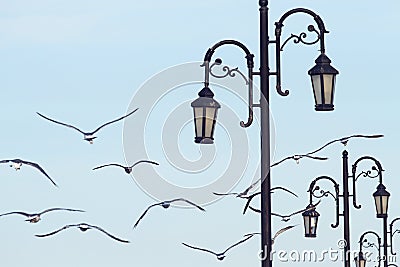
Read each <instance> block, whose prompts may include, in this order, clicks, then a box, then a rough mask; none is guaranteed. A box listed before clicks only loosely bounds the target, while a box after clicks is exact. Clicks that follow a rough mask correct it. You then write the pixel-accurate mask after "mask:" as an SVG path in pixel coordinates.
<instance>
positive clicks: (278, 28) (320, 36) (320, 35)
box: [275, 8, 328, 96]
mask: <svg viewBox="0 0 400 267" xmlns="http://www.w3.org/2000/svg"><path fill="white" fill-rule="evenodd" d="M296 13H305V14H308V15H310V16H312V17H313V18H314V20H315V22H316V23H317V26H318V29H319V31H317V30H316V29H315V27H314V26H313V25H309V26H308V31H309V32H315V33H316V34H317V39H316V40H315V41H312V42H307V41H305V40H304V39H303V38H305V37H306V36H307V34H306V33H305V32H302V33H301V34H299V35H294V34H292V35H291V36H290V37H289V38H288V39H287V40H286V41H284V42H283V45H282V46H281V33H282V28H283V22H284V21H285V19H287V18H288V17H289V16H290V15H293V14H296ZM325 33H328V31H327V30H326V29H325V25H324V22H323V21H322V19H321V17H320V16H318V15H317V14H316V13H314V12H313V11H312V10H309V9H306V8H295V9H292V10H289V11H288V12H286V13H285V14H283V16H282V17H281V18H280V19H279V21H277V22H275V36H276V40H275V43H276V44H275V53H276V56H275V57H276V68H277V71H276V73H275V75H276V91H277V92H278V93H279V94H280V95H281V96H287V95H288V94H289V90H285V91H282V88H281V51H282V50H283V47H284V46H285V45H286V44H287V43H288V41H289V40H291V39H294V42H295V43H300V42H301V43H303V44H305V45H313V44H316V43H317V42H318V41H320V50H321V53H322V54H324V53H325Z"/></svg>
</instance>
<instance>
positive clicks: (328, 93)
mask: <svg viewBox="0 0 400 267" xmlns="http://www.w3.org/2000/svg"><path fill="white" fill-rule="evenodd" d="M323 77H324V97H325V103H324V104H332V103H333V99H332V97H333V92H332V90H333V89H334V83H335V81H334V75H333V74H324V75H323Z"/></svg>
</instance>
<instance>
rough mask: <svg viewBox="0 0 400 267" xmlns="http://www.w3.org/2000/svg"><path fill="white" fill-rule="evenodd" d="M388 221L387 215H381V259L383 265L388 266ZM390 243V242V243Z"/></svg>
mask: <svg viewBox="0 0 400 267" xmlns="http://www.w3.org/2000/svg"><path fill="white" fill-rule="evenodd" d="M387 228H388V222H387V216H385V217H383V233H382V234H383V255H384V261H383V267H388V238H387V236H388V229H387ZM391 245H392V244H391Z"/></svg>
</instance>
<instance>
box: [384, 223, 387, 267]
mask: <svg viewBox="0 0 400 267" xmlns="http://www.w3.org/2000/svg"><path fill="white" fill-rule="evenodd" d="M387 228H388V224H387V216H385V217H383V255H384V261H383V266H384V267H388V240H387V239H388V238H387V235H388V230H387Z"/></svg>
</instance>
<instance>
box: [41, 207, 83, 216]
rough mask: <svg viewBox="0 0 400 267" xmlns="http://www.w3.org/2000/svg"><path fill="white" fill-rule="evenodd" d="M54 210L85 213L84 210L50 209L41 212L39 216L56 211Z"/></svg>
mask: <svg viewBox="0 0 400 267" xmlns="http://www.w3.org/2000/svg"><path fill="white" fill-rule="evenodd" d="M54 210H65V211H77V212H85V211H84V210H77V209H66V208H50V209H46V210H44V211H42V212H40V213H39V214H40V215H42V214H44V213H46V212H50V211H54Z"/></svg>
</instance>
